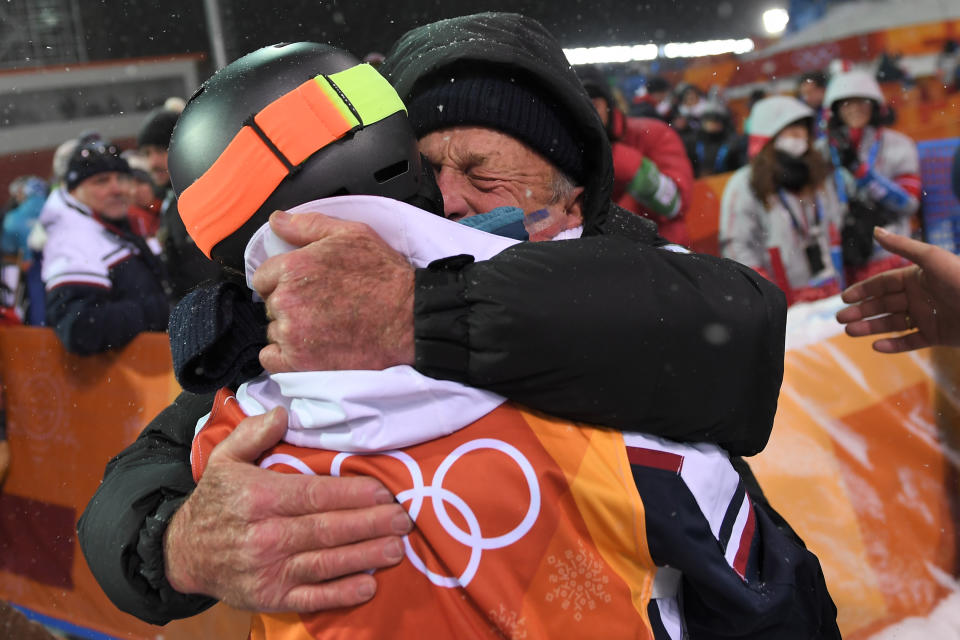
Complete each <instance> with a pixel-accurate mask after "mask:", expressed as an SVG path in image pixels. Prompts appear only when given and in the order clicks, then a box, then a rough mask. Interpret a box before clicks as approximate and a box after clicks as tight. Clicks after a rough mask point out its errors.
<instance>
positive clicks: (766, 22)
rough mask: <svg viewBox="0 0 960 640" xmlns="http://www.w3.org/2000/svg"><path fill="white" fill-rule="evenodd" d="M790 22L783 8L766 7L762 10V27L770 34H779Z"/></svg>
mask: <svg viewBox="0 0 960 640" xmlns="http://www.w3.org/2000/svg"><path fill="white" fill-rule="evenodd" d="M788 22H790V14H789V13H787V12H786V10H785V9H780V8H777V9H767V10H766V11H764V12H763V28H764V29H766V30H767V33H769V34H770V35H772V36H776V35H780V34H781V33H783V31H784V29H786V28H787V23H788Z"/></svg>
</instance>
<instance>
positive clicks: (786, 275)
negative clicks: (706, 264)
mask: <svg viewBox="0 0 960 640" xmlns="http://www.w3.org/2000/svg"><path fill="white" fill-rule="evenodd" d="M815 115H816V114H815V113H814V111H813V110H812V109H811V108H810V107H808V106H807V105H805V104H804V103H802V102H800V101H799V100H797V99H796V98H792V97H787V96H773V97H770V98H765V99H763V100H760V101H759V102H757V103H756V104H755V105H754V107H753V109H752V110H751V112H750V127H749V130H748V131H747V133H748V134H749V150H748V151H749V155H750V158H751V160H750V164H749V165H747V166H746V167H743V168H742V169H740V170H739V171H737V172H736V173H735V174H734V175H733V177H732V178H731V179H730V181H729V182H728V183H727V188H726V189H725V191H724V193H723V202H722V205H721V213H720V251H721V254H722V255H723V257H725V258H730V259H733V260H736V261H737V262H740V263H742V264H745V265H747V266H749V267H752V268H753V269H756V270H757V271H758V272H760V273H761V274H763V275H764V276H765V277H767V278H769V279H770V280H772V281H773V282H775V283H776V284H777V285H779V286H780V287H781V288H782V289H784V291H785V292H786V293H787V300H788V302H801V301H810V300H816V299H819V298H824V297H827V296H829V295H833V294H835V293H838V292H839V290H840V289H841V288H842V283H843V277H842V273H843V266H842V260H841V259H840V244H839V242H840V233H839V230H840V229H841V227H842V221H843V215H844V211H845V206H844V204H843V203H842V201H841V198H838V197H837V189H836V184H835V182H834V180H832V179H831V176H832V173H831V171H830V166H829V165H828V164H827V163H826V161H825V160H824V158H823V156H822V155H821V154H820V153H819V152H818V151H817V150H816V149H814V148H813V146H812V144H811V141H812V140H813V124H814V118H815Z"/></svg>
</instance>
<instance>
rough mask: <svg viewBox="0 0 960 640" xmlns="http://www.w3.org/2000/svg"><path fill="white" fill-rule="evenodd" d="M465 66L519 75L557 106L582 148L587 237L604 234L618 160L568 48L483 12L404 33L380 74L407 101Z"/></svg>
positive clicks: (526, 24) (513, 18)
mask: <svg viewBox="0 0 960 640" xmlns="http://www.w3.org/2000/svg"><path fill="white" fill-rule="evenodd" d="M460 66H472V68H473V69H477V68H481V69H491V71H493V70H496V73H497V74H498V75H499V74H503V75H504V76H509V77H516V78H517V79H518V81H521V82H524V83H529V84H530V86H533V87H535V88H536V90H537V91H538V92H539V93H541V94H542V95H544V96H546V97H547V98H548V99H549V100H550V101H552V102H553V103H554V104H555V105H556V106H557V108H558V109H559V110H560V111H561V112H562V113H563V115H564V116H565V119H566V121H567V122H568V123H569V126H570V127H572V128H573V129H574V131H573V133H574V134H575V136H576V138H577V139H578V140H579V142H580V144H581V145H582V147H583V165H584V167H586V171H585V173H586V175H585V178H584V180H583V187H584V202H583V219H584V225H583V226H584V235H594V234H596V233H598V232H599V230H600V228H601V226H602V224H603V222H604V219H605V217H606V215H607V212H608V210H609V208H610V194H611V192H612V189H613V158H612V155H611V152H610V143H609V141H608V140H607V134H606V131H605V130H604V128H603V124H602V123H601V122H600V117H599V116H598V115H597V112H596V110H595V109H594V106H593V102H592V101H591V100H590V98H589V96H588V95H587V92H586V90H584V88H583V85H582V84H581V83H580V79H579V78H578V77H577V74H576V72H575V71H574V70H573V68H572V67H571V66H570V63H569V62H568V61H567V58H566V56H565V55H564V53H563V50H562V49H561V48H560V45H559V44H558V43H557V41H556V40H555V39H554V37H553V36H552V35H550V33H549V32H547V30H546V29H544V28H543V26H542V25H541V24H540V23H539V22H537V21H536V20H532V19H530V18H527V17H525V16H522V15H519V14H516V13H499V12H491V13H478V14H474V15H469V16H461V17H458V18H450V19H448V20H441V21H439V22H434V23H432V24H428V25H425V26H422V27H417V28H416V29H412V30H411V31H408V32H407V33H406V34H404V35H403V36H402V37H401V38H400V40H398V41H397V43H396V44H395V45H394V46H393V48H392V49H391V50H390V52H389V53H388V54H387V57H386V60H385V61H384V63H383V64H382V65H381V66H380V69H379V71H380V72H381V73H382V74H383V75H384V76H386V78H387V79H388V80H389V81H390V82H391V83H392V84H393V86H394V88H396V90H397V93H398V94H400V98H401V99H402V100H404V101H407V100H409V99H410V98H411V97H412V96H413V95H415V94H416V92H417V91H418V90H419V89H420V88H421V87H423V86H425V84H427V83H428V82H429V79H430V77H431V76H433V75H434V74H435V73H438V72H442V71H445V70H450V69H451V68H457V67H460Z"/></svg>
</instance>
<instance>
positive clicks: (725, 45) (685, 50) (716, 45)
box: [663, 38, 754, 58]
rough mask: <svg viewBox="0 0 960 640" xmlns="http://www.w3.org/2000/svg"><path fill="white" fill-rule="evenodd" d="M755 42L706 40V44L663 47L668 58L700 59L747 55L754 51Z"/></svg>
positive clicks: (685, 43) (688, 43)
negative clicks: (730, 54) (725, 55)
mask: <svg viewBox="0 0 960 640" xmlns="http://www.w3.org/2000/svg"><path fill="white" fill-rule="evenodd" d="M753 47H754V44H753V40H751V39H750V38H744V39H743V40H706V41H704V42H671V43H670V44H666V45H664V46H663V55H664V57H667V58H699V57H701V56H718V55H720V54H723V53H737V54H740V53H747V52H748V51H753Z"/></svg>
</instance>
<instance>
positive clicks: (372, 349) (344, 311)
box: [253, 211, 414, 373]
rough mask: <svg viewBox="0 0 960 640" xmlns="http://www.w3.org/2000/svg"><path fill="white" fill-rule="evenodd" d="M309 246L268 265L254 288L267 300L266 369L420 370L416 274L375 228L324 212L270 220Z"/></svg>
mask: <svg viewBox="0 0 960 640" xmlns="http://www.w3.org/2000/svg"><path fill="white" fill-rule="evenodd" d="M270 227H271V228H272V229H273V232H274V233H276V234H277V235H278V236H279V237H281V238H283V239H284V240H286V241H287V242H289V243H290V244H293V245H296V246H298V247H301V248H299V249H297V250H295V251H291V252H289V253H286V254H283V255H279V256H274V257H272V258H269V259H268V260H266V261H264V263H263V264H262V265H260V268H259V269H257V271H256V273H255V274H254V276H253V286H254V288H255V289H256V290H257V293H259V294H260V297H262V298H263V299H264V301H266V305H267V313H268V317H269V318H271V322H270V324H269V326H268V327H267V339H268V340H269V341H270V343H271V344H270V345H268V346H267V347H265V348H264V349H263V351H261V352H260V364H262V365H263V367H264V369H266V370H267V371H269V372H271V373H278V372H282V371H334V370H347V369H385V368H387V367H390V366H394V365H398V364H413V353H414V352H413V268H412V267H411V266H410V264H409V263H408V262H407V260H406V259H405V258H404V257H403V256H401V255H400V254H399V253H397V252H396V251H394V250H393V249H392V248H390V247H389V246H388V245H387V244H386V243H385V242H384V241H383V239H381V238H380V236H378V235H377V234H376V233H374V232H373V230H372V229H370V227H368V226H367V225H365V224H361V223H358V222H346V221H343V220H337V219H335V218H330V217H327V216H325V215H323V214H320V213H302V214H297V215H290V214H288V213H285V212H282V211H277V212H275V213H274V214H273V215H272V216H271V217H270Z"/></svg>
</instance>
